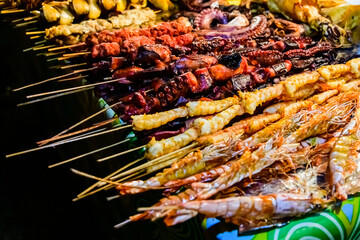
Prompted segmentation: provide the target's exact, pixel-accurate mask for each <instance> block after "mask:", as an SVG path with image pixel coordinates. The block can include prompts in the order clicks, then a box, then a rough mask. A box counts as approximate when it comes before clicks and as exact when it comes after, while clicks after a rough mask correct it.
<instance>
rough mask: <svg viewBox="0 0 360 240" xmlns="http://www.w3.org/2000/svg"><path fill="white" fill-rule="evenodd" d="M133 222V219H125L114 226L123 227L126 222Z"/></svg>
mask: <svg viewBox="0 0 360 240" xmlns="http://www.w3.org/2000/svg"><path fill="white" fill-rule="evenodd" d="M130 222H131V219H130V218H129V219H126V220H125V221H123V222H121V223H118V224H116V225H115V226H114V228H122V227H123V226H125V225H126V224H128V223H130Z"/></svg>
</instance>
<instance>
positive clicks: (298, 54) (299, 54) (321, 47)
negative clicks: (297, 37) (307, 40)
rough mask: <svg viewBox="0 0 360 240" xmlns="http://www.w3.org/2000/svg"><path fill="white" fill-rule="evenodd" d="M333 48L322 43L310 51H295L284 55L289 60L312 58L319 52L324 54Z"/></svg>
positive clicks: (327, 43) (328, 44) (326, 43)
mask: <svg viewBox="0 0 360 240" xmlns="http://www.w3.org/2000/svg"><path fill="white" fill-rule="evenodd" d="M332 48H333V46H332V45H331V44H330V43H329V42H321V43H319V44H318V45H316V46H315V47H312V48H309V49H306V50H304V49H293V50H289V51H287V52H285V53H284V55H285V57H287V58H295V57H311V56H313V55H315V54H316V53H318V52H324V51H328V50H330V49H332Z"/></svg>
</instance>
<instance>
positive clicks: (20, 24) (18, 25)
mask: <svg viewBox="0 0 360 240" xmlns="http://www.w3.org/2000/svg"><path fill="white" fill-rule="evenodd" d="M37 22H38V20H33V21H29V22H23V23H18V24H16V25H15V28H19V27H23V26H27V25H30V24H33V23H37Z"/></svg>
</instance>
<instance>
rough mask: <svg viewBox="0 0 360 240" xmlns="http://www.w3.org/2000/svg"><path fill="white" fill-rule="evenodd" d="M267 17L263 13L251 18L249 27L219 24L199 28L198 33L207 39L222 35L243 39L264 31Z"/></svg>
mask: <svg viewBox="0 0 360 240" xmlns="http://www.w3.org/2000/svg"><path fill="white" fill-rule="evenodd" d="M266 23H267V20H266V17H265V16H263V15H259V16H255V17H253V18H252V19H251V23H250V25H249V26H247V27H239V26H227V25H224V26H219V27H216V28H213V29H204V30H199V31H198V32H197V34H198V35H199V36H203V37H204V38H206V39H213V38H215V37H222V38H226V39H231V40H233V41H239V42H240V41H243V40H245V39H248V38H253V37H257V36H259V35H260V34H262V33H263V31H264V30H265V29H266V26H267V24H266Z"/></svg>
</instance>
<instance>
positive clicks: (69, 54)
mask: <svg viewBox="0 0 360 240" xmlns="http://www.w3.org/2000/svg"><path fill="white" fill-rule="evenodd" d="M88 54H91V52H78V53H68V54H64V55H63V56H62V57H59V58H58V60H59V61H61V60H66V59H69V58H74V57H79V56H82V55H88Z"/></svg>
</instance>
